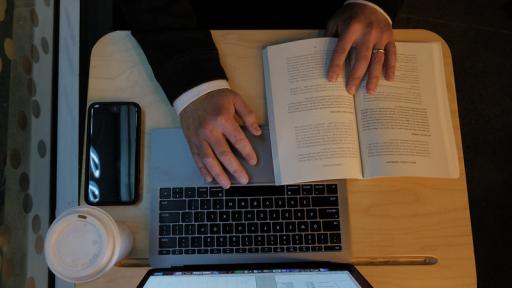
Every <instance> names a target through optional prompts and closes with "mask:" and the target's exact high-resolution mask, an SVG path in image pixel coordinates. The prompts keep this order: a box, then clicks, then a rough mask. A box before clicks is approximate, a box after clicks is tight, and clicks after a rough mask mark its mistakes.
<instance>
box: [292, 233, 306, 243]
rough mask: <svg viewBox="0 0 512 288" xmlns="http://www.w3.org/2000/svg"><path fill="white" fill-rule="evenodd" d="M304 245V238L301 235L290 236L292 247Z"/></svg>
mask: <svg viewBox="0 0 512 288" xmlns="http://www.w3.org/2000/svg"><path fill="white" fill-rule="evenodd" d="M303 243H304V238H303V236H302V234H293V235H292V245H302V244H303Z"/></svg>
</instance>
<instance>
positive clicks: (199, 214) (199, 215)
mask: <svg viewBox="0 0 512 288" xmlns="http://www.w3.org/2000/svg"><path fill="white" fill-rule="evenodd" d="M205 221H206V212H204V211H196V212H194V222H196V223H198V222H205Z"/></svg>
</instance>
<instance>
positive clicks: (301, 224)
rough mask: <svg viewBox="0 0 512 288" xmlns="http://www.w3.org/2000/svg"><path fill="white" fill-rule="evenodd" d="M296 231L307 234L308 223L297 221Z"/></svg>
mask: <svg viewBox="0 0 512 288" xmlns="http://www.w3.org/2000/svg"><path fill="white" fill-rule="evenodd" d="M297 231H298V232H301V233H304V232H309V224H308V221H299V222H297Z"/></svg>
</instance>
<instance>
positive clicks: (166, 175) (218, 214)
mask: <svg viewBox="0 0 512 288" xmlns="http://www.w3.org/2000/svg"><path fill="white" fill-rule="evenodd" d="M262 130H263V133H262V135H260V136H253V135H252V134H250V133H247V132H246V135H247V137H248V138H249V141H250V142H251V144H252V145H253V148H254V149H255V152H256V154H257V156H258V164H257V165H256V166H254V167H253V166H250V165H249V164H247V163H246V162H245V161H244V160H241V161H240V162H241V163H242V165H243V166H244V167H245V169H247V172H248V174H249V177H250V182H249V183H248V184H247V185H236V184H233V185H232V187H231V188H229V189H223V188H222V187H220V186H219V185H217V184H215V183H206V182H205V181H204V179H203V177H202V176H201V174H200V173H199V171H198V169H197V167H196V166H195V163H194V161H193V159H192V155H191V153H190V151H189V148H188V145H187V142H186V140H185V137H184V135H183V133H182V130H181V129H180V128H164V129H153V130H151V131H150V137H149V146H150V149H149V151H150V152H149V189H150V194H151V197H152V199H151V217H150V219H151V220H150V221H151V223H150V229H149V230H150V235H149V242H150V244H149V246H150V247H149V248H150V250H149V251H150V264H151V266H152V267H159V268H168V267H175V266H184V265H199V264H200V265H206V264H235V263H238V264H248V263H288V262H304V261H329V262H338V263H341V262H349V261H350V231H349V229H348V228H349V225H348V220H349V219H348V213H347V212H348V210H347V195H346V193H345V188H344V182H343V181H340V180H333V181H324V182H312V183H298V184H294V185H275V184H274V173H273V165H272V153H271V146H270V136H269V135H270V134H269V132H268V128H267V127H262ZM237 156H239V155H237ZM239 159H241V158H240V157H239ZM232 183H236V181H235V182H232Z"/></svg>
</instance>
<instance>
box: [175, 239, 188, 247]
mask: <svg viewBox="0 0 512 288" xmlns="http://www.w3.org/2000/svg"><path fill="white" fill-rule="evenodd" d="M189 247H190V238H189V237H178V248H189Z"/></svg>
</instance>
